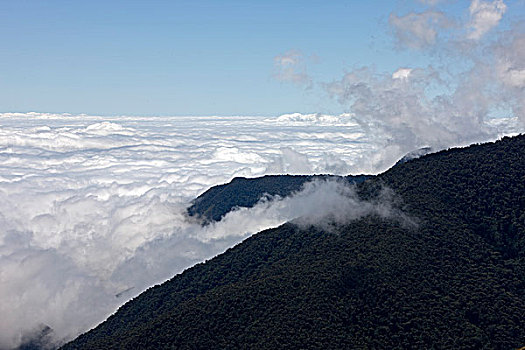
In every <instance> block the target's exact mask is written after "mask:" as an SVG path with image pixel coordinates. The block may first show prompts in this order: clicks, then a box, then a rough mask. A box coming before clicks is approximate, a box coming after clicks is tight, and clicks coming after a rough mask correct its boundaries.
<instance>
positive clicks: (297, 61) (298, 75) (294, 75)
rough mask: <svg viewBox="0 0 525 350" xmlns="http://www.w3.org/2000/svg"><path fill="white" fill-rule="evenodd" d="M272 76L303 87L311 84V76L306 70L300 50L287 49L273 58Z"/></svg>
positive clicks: (304, 59) (304, 60)
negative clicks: (273, 71)
mask: <svg viewBox="0 0 525 350" xmlns="http://www.w3.org/2000/svg"><path fill="white" fill-rule="evenodd" d="M274 70H275V73H274V78H275V79H277V80H279V81H282V82H289V83H293V84H296V85H299V86H302V87H305V88H309V87H311V85H312V78H311V77H310V76H309V75H308V73H307V70H306V57H305V56H304V55H303V53H302V52H301V51H298V50H289V51H287V52H285V53H284V54H282V55H277V56H275V58H274Z"/></svg>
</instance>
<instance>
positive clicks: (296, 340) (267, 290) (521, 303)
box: [63, 136, 525, 349]
mask: <svg viewBox="0 0 525 350" xmlns="http://www.w3.org/2000/svg"><path fill="white" fill-rule="evenodd" d="M385 186H386V187H388V188H390V189H392V190H393V191H394V193H395V197H396V203H397V204H396V205H397V206H398V207H400V209H401V210H402V211H403V212H404V213H406V214H407V215H409V216H410V217H412V218H414V220H416V221H417V222H418V225H417V227H414V226H411V225H404V224H403V221H402V220H399V219H398V218H395V217H394V218H390V219H384V218H383V219H382V218H380V217H377V216H373V215H372V216H367V217H364V218H361V219H359V220H355V221H352V222H350V223H348V224H346V225H343V226H339V227H337V230H336V232H324V231H323V230H322V229H320V228H316V227H309V228H304V227H303V228H300V227H299V226H296V225H294V224H293V223H287V224H284V225H282V226H280V227H278V228H275V229H271V230H266V231H263V232H261V233H259V234H257V235H254V236H252V237H250V238H249V239H247V240H245V241H244V242H243V243H241V244H239V245H237V246H236V247H234V248H232V249H229V250H228V251H226V252H225V253H224V254H221V255H220V256H218V257H216V258H214V259H212V260H210V261H208V262H206V263H202V264H198V265H196V266H194V267H193V268H190V269H188V270H186V271H185V272H184V273H182V274H179V275H177V276H175V277H174V278H172V279H171V280H169V281H167V282H165V283H163V284H162V285H158V286H155V287H152V288H150V289H149V290H147V291H146V292H144V293H142V294H141V295H140V296H138V297H137V298H135V299H134V300H132V301H130V302H128V303H127V304H125V305H124V306H123V307H121V308H120V309H119V310H118V312H117V313H115V314H114V315H113V316H111V317H110V318H108V320H106V321H105V322H104V323H102V324H101V325H99V326H98V327H97V328H95V329H93V330H92V331H90V332H88V333H86V334H84V335H82V336H80V337H79V338H77V339H76V340H74V341H73V342H71V343H69V344H66V345H65V346H64V347H63V348H64V349H117V348H120V349H121V348H125V349H166V348H176V349H239V348H241V349H242V348H244V349H254V348H257V349H280V348H312V349H314V348H334V349H335V348H384V349H387V348H388V349H392V348H402V349H407V348H454V349H512V348H518V347H521V346H524V345H525V136H517V137H514V138H504V139H503V140H501V141H498V142H496V143H488V144H483V145H473V146H471V147H468V148H461V149H452V150H448V151H442V152H438V153H434V154H431V155H427V156H423V157H421V158H418V159H415V160H412V161H409V162H406V163H404V164H399V165H398V166H395V167H394V168H392V169H391V170H389V171H387V172H385V173H384V174H381V175H379V176H377V177H374V178H371V179H369V180H368V181H365V182H363V183H362V184H360V185H358V192H359V193H360V195H361V196H362V198H365V199H372V198H376V197H377V193H379V191H380V189H381V188H384V187H385Z"/></svg>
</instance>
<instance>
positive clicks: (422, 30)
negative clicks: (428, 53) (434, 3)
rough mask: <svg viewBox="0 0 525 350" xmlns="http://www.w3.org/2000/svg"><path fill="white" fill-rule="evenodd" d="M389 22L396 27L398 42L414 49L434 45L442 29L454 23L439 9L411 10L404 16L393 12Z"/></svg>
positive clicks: (395, 32) (395, 33)
mask: <svg viewBox="0 0 525 350" xmlns="http://www.w3.org/2000/svg"><path fill="white" fill-rule="evenodd" d="M388 22H389V24H390V25H391V26H392V28H393V29H394V35H395V37H396V39H397V42H398V44H399V45H400V46H401V47H409V48H413V49H421V48H425V47H429V46H432V45H434V44H435V43H436V41H437V39H438V36H439V33H440V30H441V29H443V28H448V27H450V26H451V25H452V23H451V21H450V20H449V19H448V18H447V16H445V14H443V13H442V12H439V11H426V12H422V13H415V12H411V13H408V14H406V15H404V16H397V15H396V14H394V13H391V14H390V17H389V19H388Z"/></svg>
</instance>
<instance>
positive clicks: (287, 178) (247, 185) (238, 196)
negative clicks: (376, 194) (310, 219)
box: [188, 175, 371, 222]
mask: <svg viewBox="0 0 525 350" xmlns="http://www.w3.org/2000/svg"><path fill="white" fill-rule="evenodd" d="M370 177H371V176H370V175H350V176H335V175H267V176H263V177H258V178H253V179H248V178H245V177H236V178H234V179H233V180H232V181H230V182H229V183H227V184H223V185H217V186H213V187H211V188H210V189H208V190H207V191H206V192H204V193H203V194H201V195H200V196H199V197H197V198H196V199H195V200H194V201H193V203H192V205H191V206H190V207H189V208H188V214H189V215H190V216H196V217H199V218H201V219H202V220H203V221H204V222H210V221H219V220H221V218H222V217H223V216H224V215H226V213H228V212H229V211H231V210H232V209H234V208H236V207H246V208H251V207H253V206H254V205H255V204H256V203H257V202H258V201H259V200H260V199H261V198H263V197H264V196H265V195H267V196H280V197H286V196H288V195H290V194H291V193H293V192H296V191H299V190H300V189H301V188H302V186H303V185H304V184H305V183H306V182H309V181H313V180H316V179H317V180H318V179H345V180H346V181H348V183H361V182H363V181H365V180H366V179H368V178H370Z"/></svg>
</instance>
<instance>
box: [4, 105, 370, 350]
mask: <svg viewBox="0 0 525 350" xmlns="http://www.w3.org/2000/svg"><path fill="white" fill-rule="evenodd" d="M373 147H374V146H373V145H372V144H370V143H369V141H368V139H367V138H366V137H365V135H364V133H363V130H362V129H361V128H360V127H359V125H357V124H356V123H355V122H354V121H353V120H352V118H351V116H350V115H340V116H329V115H321V114H311V115H302V114H287V115H282V116H279V117H274V118H260V117H126V116H119V117H113V118H110V117H97V116H87V115H68V114H43V113H26V114H22V113H4V114H0V314H2V315H7V316H4V317H2V318H1V319H0V348H10V347H14V346H16V345H18V344H19V343H20V342H21V340H22V339H23V337H24V336H25V335H27V334H29V333H35V332H36V331H37V330H38V329H40V327H42V326H43V325H47V326H49V327H51V328H52V329H53V334H52V338H53V339H54V340H55V341H58V342H60V341H63V340H64V339H69V338H71V337H73V336H75V335H77V334H78V333H79V332H82V331H85V330H87V329H89V328H90V327H93V326H95V325H96V324H97V323H99V322H101V321H103V320H104V319H105V318H106V317H107V316H108V315H109V314H110V313H112V312H113V311H114V310H115V309H116V308H117V307H118V306H119V305H121V304H122V303H124V302H125V301H126V300H128V299H129V298H131V297H132V296H134V295H136V294H138V293H140V292H141V291H142V290H144V289H145V288H147V287H148V286H150V285H152V284H154V283H158V282H160V281H163V280H165V279H167V278H169V277H171V276H173V275H174V274H176V273H178V272H180V271H182V270H183V269H184V268H187V267H189V266H191V265H193V264H195V263H197V262H200V261H203V260H205V259H207V258H210V257H212V256H214V255H216V254H218V253H220V252H222V251H224V250H225V249H227V248H228V247H230V246H232V245H234V244H235V243H237V242H239V241H241V240H242V239H244V238H245V237H247V236H249V235H250V234H253V233H255V232H258V231H260V230H263V229H265V228H269V227H274V226H277V225H280V224H282V223H284V222H286V221H288V220H291V219H294V218H297V217H299V216H303V215H307V214H308V213H310V212H311V211H312V210H313V209H317V205H313V204H312V199H315V200H314V202H315V203H317V202H318V201H319V200H321V197H322V198H325V199H326V201H328V202H330V203H341V202H342V201H344V200H346V198H347V197H348V193H346V192H345V190H344V189H341V188H340V185H334V184H329V183H324V184H316V185H312V187H309V188H307V189H305V191H303V193H301V194H298V195H297V196H296V197H294V198H286V199H280V198H274V199H273V200H270V201H266V202H263V203H260V204H259V205H258V206H256V207H255V208H252V209H250V210H239V211H236V212H232V213H230V214H229V215H227V216H226V217H225V218H224V219H223V220H222V221H221V222H220V223H217V224H213V225H210V226H209V227H206V228H202V227H200V226H199V225H198V224H196V223H192V222H190V221H188V220H187V218H186V216H185V208H186V206H187V205H188V203H189V201H190V200H191V199H193V198H194V197H196V196H197V195H198V194H200V193H201V192H203V191H204V190H206V189H207V188H208V187H210V186H213V185H216V184H219V183H224V182H228V181H230V180H231V178H233V177H235V176H247V177H253V176H261V175H264V174H278V173H292V174H298V173H303V174H312V173H337V174H347V173H349V172H359V169H358V168H357V167H356V164H357V163H356V159H358V158H359V155H361V154H363V153H364V152H368V151H369V149H371V148H373ZM345 193H346V194H345ZM328 199H329V200H328ZM328 207H329V206H327V208H328Z"/></svg>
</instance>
